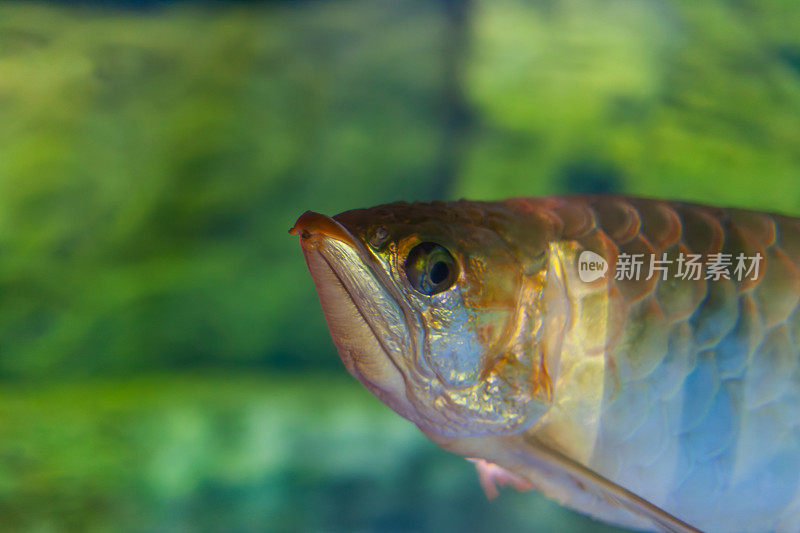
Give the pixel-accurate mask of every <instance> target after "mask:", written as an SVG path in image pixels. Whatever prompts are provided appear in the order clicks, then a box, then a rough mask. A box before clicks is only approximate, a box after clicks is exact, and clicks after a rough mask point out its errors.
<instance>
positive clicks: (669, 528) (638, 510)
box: [529, 441, 700, 533]
mask: <svg viewBox="0 0 800 533" xmlns="http://www.w3.org/2000/svg"><path fill="white" fill-rule="evenodd" d="M529 444H532V445H533V448H534V450H532V451H533V452H534V454H533V456H532V457H531V459H533V460H536V459H538V460H539V461H541V462H544V463H545V464H547V465H549V466H550V467H551V468H552V467H555V468H557V469H558V470H560V471H561V472H563V473H564V474H566V475H567V476H568V477H570V478H571V479H572V480H573V481H574V482H576V483H578V485H580V486H581V487H582V488H583V489H584V490H585V491H587V492H589V493H592V494H594V495H595V496H597V497H599V498H602V499H603V500H605V501H606V502H607V503H609V504H611V505H616V506H619V507H621V508H623V509H625V510H626V511H628V512H630V513H632V514H633V515H635V516H638V517H640V518H642V519H645V520H647V521H649V522H650V523H651V524H652V525H653V526H654V527H656V528H658V529H659V530H661V531H664V532H666V533H700V530H699V529H697V528H695V527H692V526H691V525H689V524H687V523H686V522H684V521H683V520H681V519H680V518H678V517H676V516H674V515H672V514H670V513H668V512H667V511H665V510H663V509H661V508H660V507H658V506H657V505H655V504H653V503H651V502H649V501H647V500H646V499H644V498H642V497H641V496H639V495H637V494H635V493H633V492H631V491H629V490H628V489H626V488H624V487H622V486H620V485H618V484H617V483H614V482H613V481H611V480H609V479H607V478H605V477H603V476H601V475H600V474H598V473H597V472H594V471H593V470H591V469H589V468H587V467H586V466H584V465H582V464H580V463H578V462H576V461H574V460H573V459H570V458H569V457H566V456H564V455H562V454H560V453H558V452H556V451H555V450H552V449H550V448H549V447H547V446H545V445H543V444H542V443H540V442H538V441H535V442H531V441H529Z"/></svg>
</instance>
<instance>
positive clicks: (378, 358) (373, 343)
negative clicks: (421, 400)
mask: <svg viewBox="0 0 800 533" xmlns="http://www.w3.org/2000/svg"><path fill="white" fill-rule="evenodd" d="M289 233H291V234H293V235H298V236H299V237H300V244H301V246H302V249H303V255H304V256H305V260H306V264H307V265H308V270H309V272H310V273H311V277H312V279H313V280H314V285H315V287H316V289H317V295H318V296H319V301H320V304H321V306H322V311H323V314H324V315H325V321H326V322H327V324H328V330H329V331H330V334H331V337H332V339H333V342H334V344H335V345H336V348H337V351H338V352H339V356H340V357H341V359H342V362H343V363H344V365H345V367H346V368H347V370H348V371H349V372H350V374H352V375H353V376H354V377H356V378H357V379H358V380H359V381H360V382H361V383H363V384H364V386H365V387H367V388H368V389H369V390H370V391H371V392H372V393H373V394H375V396H377V397H378V398H379V399H381V400H382V401H383V402H384V403H386V404H387V405H388V406H389V407H391V408H392V409H394V410H395V411H397V412H398V413H400V414H401V415H403V416H405V417H406V418H409V419H410V420H412V421H416V420H417V419H418V418H419V414H418V413H417V410H416V409H415V408H414V406H413V405H412V403H411V402H410V401H409V399H408V385H407V383H406V376H405V373H404V372H403V371H402V370H401V366H400V362H401V361H402V357H403V353H404V352H405V353H408V351H407V350H409V349H410V346H409V343H410V342H411V341H410V337H411V335H410V332H409V328H408V327H407V325H406V321H405V319H404V312H403V309H402V308H401V306H400V304H399V303H398V302H397V301H396V299H395V297H394V296H393V295H392V293H391V292H390V290H389V289H387V287H386V282H385V281H384V282H383V283H382V280H381V278H380V277H379V274H378V272H377V269H378V267H377V266H375V265H374V260H373V259H372V258H371V253H370V252H369V251H368V250H367V249H366V247H365V246H364V244H363V243H361V242H360V241H359V240H358V239H356V238H355V237H354V236H353V235H352V234H351V233H350V232H349V231H348V230H347V228H345V227H344V226H343V225H342V224H340V223H339V222H337V221H336V220H334V219H332V218H330V217H327V216H325V215H321V214H319V213H314V212H311V211H307V212H306V213H304V214H303V215H302V216H301V217H300V218H299V219H298V220H297V222H296V223H295V225H294V227H293V228H292V229H290V230H289Z"/></svg>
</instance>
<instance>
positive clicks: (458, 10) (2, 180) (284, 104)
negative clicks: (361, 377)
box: [0, 0, 800, 531]
mask: <svg viewBox="0 0 800 533" xmlns="http://www.w3.org/2000/svg"><path fill="white" fill-rule="evenodd" d="M798 24H800V4H798V3H797V2H795V1H782V0H704V1H702V2H696V1H692V0H675V1H660V0H639V1H635V0H594V1H592V0H538V1H522V0H482V1H476V0H436V1H427V2H426V1H408V0H392V1H389V0H379V1H367V0H351V1H331V2H264V3H253V2H238V3H224V2H216V3H193V2H166V1H162V2H154V1H138V2H137V1H128V2H122V3H109V2H100V1H98V2H95V3H80V4H74V3H67V2H61V3H58V2H56V3H36V2H9V1H4V2H2V3H0V529H2V530H4V531H351V530H358V531H464V530H473V531H507V530H508V531H511V530H525V531H575V530H593V531H611V528H607V527H605V526H602V525H599V524H596V523H594V522H592V521H590V520H588V519H586V518H584V517H582V516H578V515H575V514H572V513H570V512H568V511H565V510H562V509H561V508H559V507H558V506H557V505H555V504H552V503H550V502H548V501H546V500H544V499H542V498H541V497H539V496H538V495H535V494H517V493H514V492H511V491H506V492H504V493H503V494H502V495H501V497H500V498H499V499H498V500H496V501H493V502H488V501H486V499H485V498H484V496H483V494H482V492H481V491H480V488H479V486H478V483H477V478H476V476H475V474H474V472H473V469H472V466H471V465H469V464H468V463H467V462H466V461H464V460H463V459H461V458H458V457H455V456H451V455H448V454H446V453H445V452H443V451H441V450H439V449H438V448H437V447H436V446H434V445H433V444H431V443H429V442H428V441H427V440H426V439H425V438H424V437H423V436H422V435H421V434H420V433H419V432H418V431H417V430H416V429H415V428H414V427H413V426H412V425H411V424H410V423H407V422H405V421H404V420H402V419H400V418H399V417H398V416H396V415H395V414H394V413H392V412H391V411H389V410H388V409H387V408H385V407H383V406H382V405H381V404H380V403H379V402H378V401H377V400H376V399H374V398H373V397H372V396H371V395H370V394H369V393H368V392H367V391H366V390H364V389H362V387H361V386H360V385H359V384H358V383H357V382H356V381H355V380H353V379H351V378H350V377H349V376H348V375H347V373H346V371H345V370H344V368H343V367H342V366H341V364H340V362H339V360H338V357H337V355H336V353H335V350H334V348H333V346H332V344H331V342H330V340H329V338H328V334H327V330H326V328H325V324H324V321H323V318H322V314H321V311H320V309H319V305H318V303H317V301H316V296H315V293H314V291H313V286H312V283H311V280H310V278H309V276H308V274H307V272H306V269H305V265H304V263H303V259H302V256H301V253H300V250H299V246H298V243H297V242H296V239H294V238H291V237H290V236H289V235H288V234H287V233H286V232H287V229H288V228H289V227H290V226H291V225H292V223H293V222H294V220H295V219H296V217H297V216H298V215H299V214H301V213H302V212H303V211H305V210H306V209H313V210H315V211H320V212H323V213H328V214H334V213H337V212H340V211H344V210H346V209H350V208H355V207H366V206H371V205H375V204H378V203H382V202H387V201H392V200H398V199H404V200H427V199H433V198H443V199H455V198H459V197H467V198H472V199H495V198H502V197H507V196H514V195H543V194H557V193H568V192H604V191H613V192H625V193H631V194H639V195H649V196H658V197H669V198H681V199H690V200H698V201H702V202H710V203H716V204H727V205H736V206H744V207H752V208H758V209H765V210H771V211H781V212H786V213H794V214H798V213H800V181H798V180H799V179H800V32H798Z"/></svg>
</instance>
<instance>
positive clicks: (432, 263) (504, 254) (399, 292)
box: [291, 202, 552, 437]
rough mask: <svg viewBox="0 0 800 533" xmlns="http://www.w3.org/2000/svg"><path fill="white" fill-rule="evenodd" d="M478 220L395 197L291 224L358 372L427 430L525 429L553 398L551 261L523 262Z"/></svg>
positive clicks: (347, 358)
mask: <svg viewBox="0 0 800 533" xmlns="http://www.w3.org/2000/svg"><path fill="white" fill-rule="evenodd" d="M479 218H480V214H479V213H478V214H476V213H475V212H474V211H473V212H470V211H469V210H466V209H465V208H464V206H459V205H458V204H455V205H454V204H443V203H439V202H434V203H430V204H407V203H397V204H389V205H386V206H380V207H377V208H372V209H361V210H354V211H348V212H345V213H342V214H339V215H337V216H335V217H333V218H329V217H326V216H324V215H320V214H317V213H312V212H307V213H305V214H304V215H302V216H301V217H300V218H299V219H298V221H297V223H296V224H295V226H294V227H293V228H292V230H291V232H292V233H294V234H296V235H299V236H300V239H301V244H302V249H303V253H304V255H305V259H306V263H307V264H308V268H309V271H310V273H311V276H312V278H313V280H314V283H315V286H316V289H317V293H318V295H319V300H320V303H321V305H322V309H323V313H324V315H325V318H326V321H327V323H328V328H329V330H330V333H331V336H332V338H333V341H334V344H335V345H336V347H337V349H338V352H339V355H340V357H341V359H342V361H343V362H344V364H345V366H346V367H347V369H348V371H349V372H350V373H351V374H352V375H353V376H355V377H356V378H357V379H358V380H359V381H361V382H362V383H363V384H364V385H365V386H366V387H367V388H368V389H369V390H370V391H371V392H372V393H373V394H374V395H375V396H377V397H378V398H379V399H381V400H382V401H383V402H384V403H385V404H387V405H388V406H389V407H391V408H392V409H393V410H395V411H396V412H397V413H399V414H400V415H402V416H403V417H405V418H407V419H409V420H411V421H412V422H414V423H415V424H416V425H417V426H419V427H420V428H421V429H422V430H423V431H425V432H426V433H428V434H436V435H441V436H447V437H468V436H485V435H503V434H509V433H516V432H521V431H523V430H524V429H526V428H527V427H528V426H530V424H532V423H533V422H535V421H536V420H537V419H538V418H539V417H540V416H541V415H542V414H543V413H544V412H545V411H546V410H547V408H548V407H549V405H550V404H551V401H552V398H551V394H550V386H549V381H548V380H549V378H548V376H547V372H546V369H544V368H543V365H544V359H543V357H541V353H540V352H541V350H540V349H539V347H538V346H537V331H538V329H539V328H540V320H539V312H538V311H539V306H540V303H541V302H540V300H541V299H540V298H538V297H537V291H538V292H541V288H542V283H543V276H544V270H545V269H544V266H543V265H544V260H543V259H542V258H539V260H538V262H537V261H534V263H535V264H541V268H539V267H536V266H534V267H533V268H531V265H530V264H526V265H524V268H523V265H522V264H521V262H520V260H519V254H518V253H516V252H515V250H513V249H512V248H510V247H509V245H508V242H507V241H506V240H504V238H503V237H502V235H501V234H500V232H498V231H496V230H493V229H490V228H487V227H486V226H485V225H482V224H481V223H480V220H478V219H479Z"/></svg>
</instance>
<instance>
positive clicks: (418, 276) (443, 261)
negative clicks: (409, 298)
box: [405, 242, 458, 296]
mask: <svg viewBox="0 0 800 533" xmlns="http://www.w3.org/2000/svg"><path fill="white" fill-rule="evenodd" d="M405 271H406V277H407V278H408V281H409V283H411V286H412V287H414V289H415V290H416V291H418V292H420V293H422V294H425V295H427V296H432V295H434V294H438V293H440V292H444V291H446V290H447V289H449V288H450V287H452V286H453V285H454V284H455V282H456V278H458V264H457V263H456V260H455V259H453V256H452V255H451V254H450V252H448V251H447V248H445V247H444V246H442V245H440V244H436V243H435V242H423V243H420V244H418V245H416V246H415V247H413V248H412V249H411V251H410V252H409V253H408V257H406V262H405Z"/></svg>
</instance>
